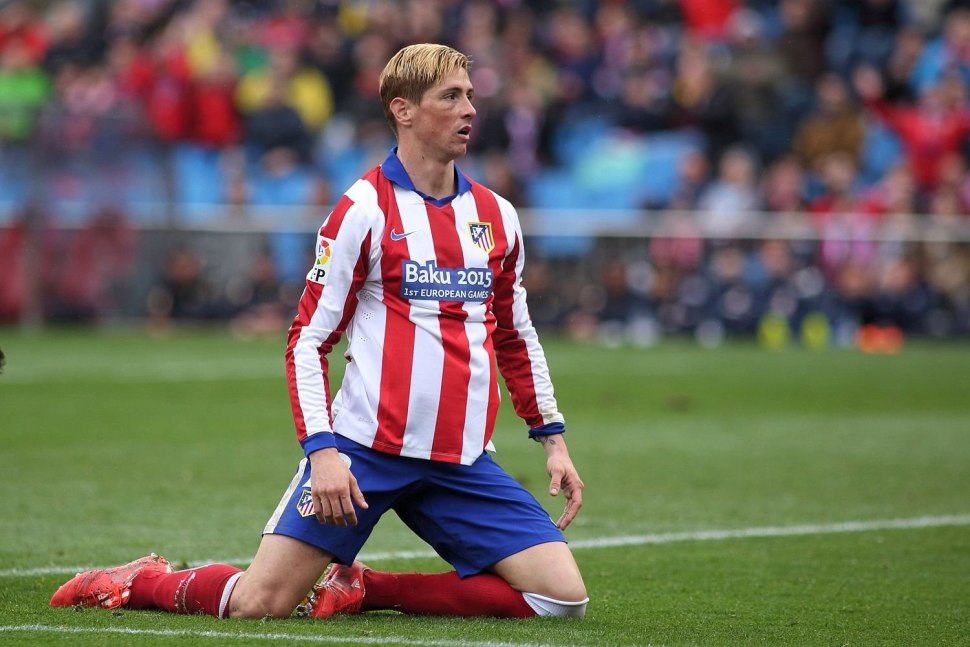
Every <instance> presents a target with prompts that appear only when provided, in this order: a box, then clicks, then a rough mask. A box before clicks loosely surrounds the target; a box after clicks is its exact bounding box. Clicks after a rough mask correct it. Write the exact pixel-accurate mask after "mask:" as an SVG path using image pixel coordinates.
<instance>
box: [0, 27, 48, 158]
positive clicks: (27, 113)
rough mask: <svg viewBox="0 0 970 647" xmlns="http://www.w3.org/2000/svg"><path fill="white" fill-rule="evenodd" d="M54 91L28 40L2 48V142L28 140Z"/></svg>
mask: <svg viewBox="0 0 970 647" xmlns="http://www.w3.org/2000/svg"><path fill="white" fill-rule="evenodd" d="M50 95H51V83H50V79H49V77H48V76H47V74H46V73H45V72H44V70H43V69H41V67H40V66H39V65H38V64H37V63H35V62H34V61H32V55H31V52H30V50H29V49H28V46H27V45H26V44H24V43H23V42H20V41H13V42H9V43H8V44H7V45H6V46H5V47H4V48H3V49H2V50H0V142H8V143H14V144H21V145H23V144H25V143H27V141H28V140H29V139H30V137H31V136H32V135H33V133H34V126H35V124H36V121H37V115H38V114H39V113H40V110H41V108H43V106H44V105H45V104H46V103H47V101H48V99H49V97H50Z"/></svg>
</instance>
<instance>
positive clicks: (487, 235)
mask: <svg viewBox="0 0 970 647" xmlns="http://www.w3.org/2000/svg"><path fill="white" fill-rule="evenodd" d="M468 235H469V236H471V237H472V242H473V243H475V247H478V248H479V249H480V250H482V251H483V252H485V253H486V254H488V253H490V252H491V251H492V250H493V249H495V238H494V237H493V236H492V223H490V222H470V223H468Z"/></svg>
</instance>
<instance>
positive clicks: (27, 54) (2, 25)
mask: <svg viewBox="0 0 970 647" xmlns="http://www.w3.org/2000/svg"><path fill="white" fill-rule="evenodd" d="M7 49H17V50H19V51H20V56H22V57H23V59H24V60H25V61H26V64H27V65H30V66H36V65H40V63H41V62H42V61H43V58H44V53H45V52H46V51H47V34H46V30H45V28H44V23H43V21H41V20H40V19H39V18H38V17H37V14H36V12H35V11H34V9H33V7H32V6H31V4H30V3H28V2H24V1H23V0H10V1H9V2H4V3H3V4H2V5H0V55H2V54H3V53H4V52H5V51H7Z"/></svg>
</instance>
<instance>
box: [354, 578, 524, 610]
mask: <svg viewBox="0 0 970 647" xmlns="http://www.w3.org/2000/svg"><path fill="white" fill-rule="evenodd" d="M364 591H365V593H364V603H363V607H362V610H364V611H367V610H376V609H394V610H395V611H400V612H401V613H409V614H413V615H425V616H463V617H470V616H492V617H496V618H531V617H532V616H534V615H535V611H533V610H532V607H530V606H529V605H528V604H527V603H526V601H525V598H523V597H522V594H521V593H520V592H518V591H516V590H515V589H513V588H512V587H511V586H509V584H508V582H506V581H505V580H503V579H502V578H501V577H498V576H497V575H488V574H482V575H472V576H471V577H466V578H465V579H461V578H460V577H458V573H456V572H455V571H451V572H448V573H384V572H381V571H374V570H366V571H364Z"/></svg>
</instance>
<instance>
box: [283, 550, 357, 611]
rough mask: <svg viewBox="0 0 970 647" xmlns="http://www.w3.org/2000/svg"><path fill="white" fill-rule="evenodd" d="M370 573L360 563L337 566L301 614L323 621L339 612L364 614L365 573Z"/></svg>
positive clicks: (311, 595) (305, 604)
mask: <svg viewBox="0 0 970 647" xmlns="http://www.w3.org/2000/svg"><path fill="white" fill-rule="evenodd" d="M367 570H370V569H369V568H367V566H365V565H364V564H361V563H360V562H354V563H353V564H352V565H350V566H344V565H342V564H334V565H333V566H331V567H330V572H329V573H327V576H326V577H325V578H323V582H321V583H320V584H317V585H316V586H314V587H313V591H311V592H310V597H308V598H307V599H306V601H304V603H303V604H301V605H300V606H299V607H298V608H297V612H298V613H299V614H300V615H301V616H303V617H308V618H321V619H322V618H329V617H330V616H333V615H336V614H338V613H360V607H361V604H362V603H363V601H364V594H365V591H364V571H367Z"/></svg>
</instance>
